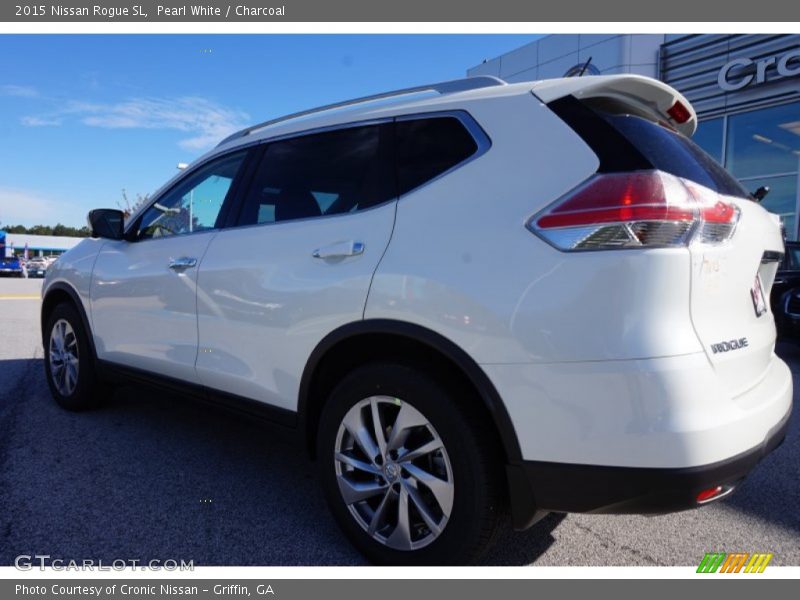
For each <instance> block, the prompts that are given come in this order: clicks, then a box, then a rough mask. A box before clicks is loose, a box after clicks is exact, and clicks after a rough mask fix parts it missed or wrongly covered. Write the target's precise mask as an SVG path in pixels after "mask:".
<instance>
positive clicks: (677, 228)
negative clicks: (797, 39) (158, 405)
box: [41, 75, 792, 564]
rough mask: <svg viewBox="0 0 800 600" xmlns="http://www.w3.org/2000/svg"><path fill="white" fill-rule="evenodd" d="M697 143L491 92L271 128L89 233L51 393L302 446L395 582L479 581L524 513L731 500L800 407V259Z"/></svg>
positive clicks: (686, 115) (629, 110) (421, 93)
mask: <svg viewBox="0 0 800 600" xmlns="http://www.w3.org/2000/svg"><path fill="white" fill-rule="evenodd" d="M696 123H697V117H696V115H695V112H694V110H693V108H692V107H691V105H690V104H689V103H688V102H687V100H686V99H685V98H684V97H683V96H682V95H681V94H679V93H678V92H676V91H675V90H674V89H672V88H671V87H669V86H667V85H665V84H663V83H660V82H658V81H656V80H653V79H649V78H646V77H641V76H636V75H613V76H591V77H575V78H566V79H554V80H544V81H536V82H526V83H516V84H506V83H505V82H503V81H501V80H499V79H496V78H494V77H488V76H484V77H473V78H467V79H462V80H455V81H448V82H444V83H439V84H432V85H426V86H421V87H417V88H411V89H405V90H399V91H396V92H390V93H384V94H379V95H376V96H370V97H367V98H359V99H356V100H350V101H347V102H341V103H337V104H333V105H328V106H323V107H320V108H317V109H313V110H307V111H303V112H300V113H296V114H293V115H289V116H286V117H283V118H279V119H274V120H272V121H268V122H266V123H261V124H259V125H255V126H253V127H250V128H247V129H245V130H243V131H240V132H238V133H236V134H234V135H231V136H230V137H228V138H227V139H225V140H223V141H222V142H221V143H220V144H219V146H217V147H216V148H215V149H214V150H212V151H211V152H209V153H208V154H206V155H205V156H203V157H201V158H200V159H198V160H197V161H196V162H195V163H194V164H192V165H190V166H189V167H188V168H187V169H186V170H185V171H183V172H182V173H180V174H178V175H177V176H176V177H175V178H174V179H173V180H172V181H170V182H169V183H167V184H166V185H165V186H164V187H163V188H162V189H161V190H159V191H158V192H156V194H155V195H154V196H153V197H152V199H151V200H150V201H149V203H148V204H147V205H146V206H144V207H142V208H141V209H140V210H139V211H138V212H137V213H135V214H134V215H132V216H131V217H130V218H128V219H125V220H124V219H123V214H122V213H121V212H120V211H118V210H111V209H99V210H95V211H92V212H91V213H90V214H89V222H90V225H91V228H92V231H93V235H92V238H91V239H87V240H85V241H83V242H81V243H80V244H79V245H78V246H77V247H75V248H74V249H72V250H70V251H69V252H67V253H66V254H65V255H63V256H62V257H61V258H60V259H59V260H58V261H57V262H56V263H55V264H54V265H53V266H52V267H50V269H48V271H47V277H46V280H45V284H44V287H43V302H42V313H41V324H42V337H43V343H44V348H45V353H44V356H45V370H46V374H47V378H48V382H49V386H50V389H51V390H52V393H53V396H54V397H55V399H56V401H57V402H58V403H59V404H60V405H61V406H63V407H64V408H67V409H73V410H80V409H87V408H90V407H95V406H97V405H98V404H99V403H101V402H102V400H103V399H104V398H108V397H109V395H110V391H111V390H112V389H113V385H114V384H115V383H117V382H121V381H126V380H134V381H138V382H143V383H148V384H156V385H163V386H167V387H168V388H170V389H172V390H179V391H183V392H186V393H187V394H190V395H193V396H197V397H199V398H201V399H203V400H205V401H215V402H219V403H222V404H225V405H227V406H232V407H235V408H237V409H238V410H240V411H244V412H246V413H250V414H253V415H256V416H259V417H263V418H266V419H269V420H271V421H273V422H275V423H276V424H277V425H278V426H279V427H283V428H286V429H291V430H295V431H296V432H297V434H298V436H299V439H301V440H302V441H303V446H304V448H305V449H307V452H308V453H309V455H310V456H311V457H312V458H313V459H314V460H315V461H316V464H317V465H318V468H319V478H320V481H321V485H322V487H323V489H324V492H325V494H326V497H327V500H328V503H329V506H330V510H331V512H332V514H333V517H334V518H335V519H336V521H337V522H338V524H339V525H340V526H341V528H342V530H343V532H344V534H345V535H346V536H347V537H348V538H349V539H350V541H351V542H352V543H353V544H354V545H355V546H356V547H357V548H358V549H359V550H360V551H361V552H363V553H364V555H366V556H367V557H368V558H369V559H370V560H372V561H373V562H375V563H381V564H431V563H433V564H437V563H455V564H464V563H470V562H474V561H476V560H477V559H478V557H479V556H480V555H481V553H482V552H483V551H484V550H485V549H486V548H487V546H488V545H489V544H490V543H491V541H492V539H493V534H494V532H495V530H496V528H497V525H498V522H499V521H501V520H502V519H504V518H506V517H507V516H508V517H510V519H511V521H512V522H513V526H514V527H515V528H516V529H525V528H528V527H530V526H531V525H532V524H534V523H535V522H536V521H537V520H538V519H539V518H541V517H542V516H543V515H545V514H547V513H548V512H552V511H558V512H578V513H636V514H658V513H665V512H670V511H677V510H683V509H688V508H693V507H698V506H702V505H704V504H707V503H710V502H714V501H716V500H718V499H721V498H724V497H726V496H728V495H729V494H730V493H731V492H733V491H734V490H735V489H736V487H737V486H738V485H739V484H740V483H741V482H742V480H743V479H744V478H745V477H746V476H747V474H748V473H749V472H750V471H751V470H752V469H753V468H755V467H756V465H757V463H758V462H759V461H760V460H761V459H762V458H764V457H765V456H766V455H767V454H768V453H769V452H771V451H772V450H773V449H774V448H776V447H777V446H778V445H779V444H780V443H781V441H782V440H783V438H784V435H785V432H786V427H787V423H788V419H789V414H790V411H791V403H792V379H791V374H790V371H789V369H788V367H787V366H786V364H784V363H783V362H782V361H781V360H780V359H779V358H777V356H776V355H775V353H774V346H775V325H774V321H773V316H772V313H771V312H770V307H769V292H770V288H771V286H772V283H773V279H774V276H775V272H776V269H777V267H778V265H779V264H780V261H781V258H782V255H783V252H784V244H783V236H782V233H781V225H780V222H779V219H778V217H777V216H776V215H774V214H771V213H769V212H767V211H766V210H764V208H762V206H761V205H760V204H759V203H758V202H757V200H756V198H754V197H753V196H751V194H750V193H749V192H748V190H746V189H744V188H743V187H742V186H741V185H740V184H739V183H738V182H737V181H736V180H735V179H734V178H733V177H732V176H731V175H729V174H728V173H727V172H726V171H725V170H724V169H723V168H722V167H720V166H719V164H717V163H716V162H715V161H714V160H712V159H711V158H709V156H708V155H707V154H705V153H704V152H703V151H702V150H700V149H699V148H698V146H696V145H695V144H694V143H693V142H692V141H691V140H690V136H691V135H692V133H693V132H694V130H695V127H696ZM265 431H266V433H265V435H269V431H271V428H266V429H265ZM153 468H154V469H157V468H158V467H157V466H155V465H154V467H153ZM264 510H265V511H269V510H270V507H269V506H265V507H264Z"/></svg>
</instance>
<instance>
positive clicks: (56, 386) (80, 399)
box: [43, 303, 112, 411]
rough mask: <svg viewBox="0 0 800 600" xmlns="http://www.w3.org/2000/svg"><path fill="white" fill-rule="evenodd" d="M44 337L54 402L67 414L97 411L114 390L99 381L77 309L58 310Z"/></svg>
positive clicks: (68, 306)
mask: <svg viewBox="0 0 800 600" xmlns="http://www.w3.org/2000/svg"><path fill="white" fill-rule="evenodd" d="M43 333H44V335H43V344H44V367H45V376H46V377H47V385H48V387H49V388H50V393H51V394H52V395H53V399H55V401H56V402H57V403H58V405H59V406H61V407H62V408H66V409H67V410H75V411H78V410H88V409H92V408H97V407H98V406H99V405H100V404H101V403H102V402H103V401H104V400H105V399H106V398H107V397H108V395H109V394H110V393H111V392H112V390H111V388H110V387H109V386H108V385H107V384H105V383H104V382H101V381H100V380H99V378H98V377H97V369H96V365H95V359H94V355H93V353H92V349H91V346H90V345H89V332H88V331H86V328H85V327H84V326H83V320H82V319H81V317H80V315H79V314H78V311H77V309H76V308H75V307H74V306H73V305H72V304H69V303H62V304H59V305H58V306H56V307H55V308H54V309H53V311H52V312H51V313H50V315H49V316H48V317H47V322H46V324H45V329H44V332H43ZM59 339H63V340H64V343H63V345H60V344H59Z"/></svg>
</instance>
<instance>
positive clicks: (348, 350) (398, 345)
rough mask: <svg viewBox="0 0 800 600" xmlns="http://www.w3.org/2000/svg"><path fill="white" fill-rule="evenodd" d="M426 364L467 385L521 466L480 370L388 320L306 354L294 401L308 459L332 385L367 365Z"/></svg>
mask: <svg viewBox="0 0 800 600" xmlns="http://www.w3.org/2000/svg"><path fill="white" fill-rule="evenodd" d="M384 358H385V359H401V360H402V359H411V360H414V361H416V362H422V360H428V361H431V362H430V363H426V364H431V365H432V366H435V367H437V368H438V369H440V370H441V369H444V370H445V371H446V372H448V373H449V374H450V375H453V376H456V377H458V378H459V379H460V382H461V383H463V384H466V385H468V386H469V387H470V388H471V390H472V391H474V392H475V397H476V398H477V399H478V400H480V401H481V404H482V406H483V408H484V409H485V410H486V411H487V413H488V414H489V415H490V417H491V419H492V422H493V424H494V430H495V432H496V434H497V439H498V442H499V444H500V446H501V449H502V451H503V455H504V458H505V460H506V462H507V463H518V462H520V461H521V460H522V453H521V450H520V446H519V440H518V439H517V434H516V431H515V429H514V426H513V423H512V421H511V417H510V416H509V414H508V411H507V410H506V407H505V405H504V404H503V401H502V400H501V398H500V395H499V394H498V393H497V390H496V389H495V387H494V385H493V384H492V382H491V381H490V380H489V377H488V376H487V375H486V373H485V372H484V371H483V370H482V369H481V368H480V366H479V365H478V364H477V363H476V362H475V361H474V360H473V359H472V358H471V357H470V356H469V355H468V354H467V353H466V352H465V351H464V350H462V349H461V348H459V347H458V346H457V345H456V344H455V343H453V342H452V341H450V340H448V339H447V338H446V337H444V336H442V335H441V334H439V333H437V332H435V331H432V330H430V329H428V328H426V327H422V326H420V325H415V324H412V323H408V322H404V321H394V320H391V319H367V320H364V321H358V322H355V323H350V324H347V325H344V326H342V327H340V328H338V329H336V330H334V331H333V332H331V333H330V334H328V335H327V336H326V337H325V338H323V340H322V341H321V342H320V343H319V344H318V345H317V347H316V348H315V349H314V351H313V352H312V353H311V355H310V357H309V359H308V361H307V362H306V366H305V369H304V370H303V374H302V378H301V380H300V388H299V395H298V416H299V429H300V433H301V435H302V436H303V439H304V443H305V446H306V448H307V450H308V452H309V455H310V456H311V457H312V458H314V457H315V452H316V443H315V442H316V437H317V429H318V424H319V416H320V414H321V411H322V407H323V405H324V403H325V400H326V398H327V394H328V393H329V392H330V390H331V388H332V386H333V385H335V383H336V381H337V380H338V379H340V378H341V377H342V376H344V375H345V374H346V373H348V372H349V371H351V370H352V369H353V368H355V367H357V366H358V365H359V364H362V363H363V362H365V361H367V360H376V359H384Z"/></svg>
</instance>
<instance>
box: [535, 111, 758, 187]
mask: <svg viewBox="0 0 800 600" xmlns="http://www.w3.org/2000/svg"><path fill="white" fill-rule="evenodd" d="M548 106H549V107H550V108H551V109H552V110H553V111H554V112H555V113H556V114H557V115H558V116H559V117H561V118H562V119H563V120H564V121H565V122H566V123H567V124H568V125H569V126H570V127H571V128H572V129H573V130H574V131H575V132H576V133H577V134H578V135H580V136H581V138H583V140H584V141H585V142H586V143H587V144H588V145H589V146H590V147H591V148H592V150H593V151H594V152H595V154H597V156H598V158H599V159H600V168H599V169H598V171H599V172H601V173H615V172H623V171H638V170H644V169H659V170H661V171H664V172H666V173H670V174H671V175H675V176H677V177H683V178H685V179H689V180H691V181H694V182H696V183H699V184H700V185H704V186H706V187H708V188H710V189H712V190H714V191H716V192H718V193H720V194H724V195H728V196H738V197H742V198H748V197H749V194H748V192H747V190H745V189H744V188H743V187H742V185H741V184H740V183H739V182H738V181H736V179H735V178H734V177H733V176H732V175H731V174H730V173H728V172H727V171H726V170H725V169H724V168H723V167H722V166H721V165H720V164H719V163H717V162H716V161H715V160H714V159H713V158H711V157H710V156H709V155H708V154H706V152H705V151H703V149H702V148H700V147H699V146H698V145H697V144H695V143H694V142H693V141H692V140H691V139H689V138H687V137H686V136H684V135H682V134H680V133H678V132H676V131H673V130H671V129H668V128H667V127H664V126H663V125H659V124H658V123H655V122H653V121H650V120H648V119H645V118H643V117H640V116H636V115H630V114H624V113H621V114H617V113H610V112H606V111H603V110H597V109H595V108H593V107H591V106H589V105H588V103H584V102H581V101H580V100H578V99H576V98H574V97H573V96H566V97H564V98H560V99H558V100H555V101H554V102H551V103H550V104H549V105H548Z"/></svg>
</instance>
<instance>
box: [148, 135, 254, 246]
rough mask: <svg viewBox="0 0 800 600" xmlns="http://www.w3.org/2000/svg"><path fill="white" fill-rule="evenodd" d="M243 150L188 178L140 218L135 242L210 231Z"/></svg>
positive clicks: (236, 171)
mask: <svg viewBox="0 0 800 600" xmlns="http://www.w3.org/2000/svg"><path fill="white" fill-rule="evenodd" d="M246 155H247V150H242V151H239V152H235V153H234V154H229V155H227V156H224V157H222V158H219V159H217V160H214V161H212V162H210V163H209V164H207V165H206V166H204V167H201V168H200V169H198V170H197V171H196V172H194V173H193V174H191V175H188V176H187V177H186V178H185V179H184V180H183V181H181V182H179V183H178V184H177V185H176V186H175V187H173V188H172V189H171V190H170V191H168V192H167V193H166V194H164V195H163V196H161V197H160V198H159V199H158V200H157V201H156V202H155V203H154V204H153V205H152V206H150V208H148V209H147V210H146V211H145V212H144V214H143V215H142V218H141V220H140V221H139V226H138V236H137V237H138V239H149V238H158V237H165V236H171V235H180V234H183V233H192V232H195V231H204V230H207V229H214V227H215V226H216V222H217V217H218V216H219V212H220V209H221V208H222V205H223V203H224V202H225V198H226V197H227V195H228V192H229V191H230V188H231V184H232V183H233V180H234V178H235V177H236V174H237V173H238V172H239V170H240V169H241V166H242V163H243V162H244V158H245V156H246Z"/></svg>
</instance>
